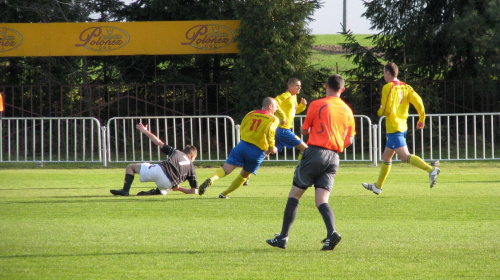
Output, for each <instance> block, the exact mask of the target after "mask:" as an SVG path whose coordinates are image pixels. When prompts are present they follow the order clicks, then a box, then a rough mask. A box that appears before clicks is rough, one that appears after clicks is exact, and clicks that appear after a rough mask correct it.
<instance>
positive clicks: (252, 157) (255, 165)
mask: <svg viewBox="0 0 500 280" xmlns="http://www.w3.org/2000/svg"><path fill="white" fill-rule="evenodd" d="M265 154H266V153H265V152H264V151H262V150H261V149H259V148H258V147H257V146H255V145H252V144H247V145H246V148H245V154H243V155H241V161H242V162H243V164H242V167H243V168H242V170H241V172H240V174H238V176H237V177H236V178H235V179H234V180H233V182H231V185H229V187H228V188H227V189H226V190H224V191H223V192H222V193H221V194H220V195H219V198H227V195H228V194H230V193H231V192H233V191H235V190H236V189H238V188H239V187H241V186H242V185H243V184H244V183H245V181H246V180H247V178H248V177H250V174H252V173H253V174H257V169H259V166H260V165H261V163H262V161H263V160H264V157H265Z"/></svg>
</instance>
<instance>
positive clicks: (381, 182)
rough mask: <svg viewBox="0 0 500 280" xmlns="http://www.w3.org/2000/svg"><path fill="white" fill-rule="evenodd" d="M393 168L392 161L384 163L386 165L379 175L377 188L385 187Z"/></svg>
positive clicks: (376, 183)
mask: <svg viewBox="0 0 500 280" xmlns="http://www.w3.org/2000/svg"><path fill="white" fill-rule="evenodd" d="M391 166H392V162H390V161H387V162H385V161H384V163H382V166H381V167H380V173H379V174H378V180H377V182H375V186H377V188H379V189H382V187H383V186H384V182H385V179H386V178H387V175H389V171H391Z"/></svg>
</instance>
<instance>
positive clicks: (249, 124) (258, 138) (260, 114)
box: [240, 110, 279, 151]
mask: <svg viewBox="0 0 500 280" xmlns="http://www.w3.org/2000/svg"><path fill="white" fill-rule="evenodd" d="M278 123H279V121H278V118H277V117H275V116H274V115H273V114H271V113H269V112H267V111H263V110H255V111H252V112H250V113H248V114H247V115H246V116H245V117H244V118H243V120H242V121H241V125H240V134H241V135H240V136H241V140H243V141H245V142H247V143H250V144H253V145H255V146H257V147H259V149H261V150H263V151H267V150H268V149H269V148H270V147H271V148H273V147H274V146H275V139H274V137H275V134H276V128H278Z"/></svg>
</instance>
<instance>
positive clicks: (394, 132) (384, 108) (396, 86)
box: [362, 62, 440, 194]
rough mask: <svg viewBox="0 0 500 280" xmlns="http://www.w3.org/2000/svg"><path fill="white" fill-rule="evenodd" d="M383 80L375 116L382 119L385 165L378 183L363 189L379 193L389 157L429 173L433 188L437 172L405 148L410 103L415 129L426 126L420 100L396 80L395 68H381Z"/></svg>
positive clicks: (390, 159) (411, 90) (389, 64)
mask: <svg viewBox="0 0 500 280" xmlns="http://www.w3.org/2000/svg"><path fill="white" fill-rule="evenodd" d="M384 79H385V81H386V83H387V84H385V85H384V87H383V88H382V98H381V101H380V103H381V105H380V109H379V110H378V112H377V114H378V115H379V116H385V126H386V130H387V143H386V146H385V150H384V153H383V154H382V160H383V161H384V162H383V164H382V167H381V169H380V174H379V177H378V180H377V181H376V182H375V183H373V184H371V183H363V184H362V185H363V187H364V188H365V189H367V190H370V191H373V192H374V193H375V194H380V193H381V192H382V187H383V186H384V181H385V179H386V178H387V175H389V171H390V170H391V163H392V157H393V156H394V154H398V156H399V158H400V159H401V161H403V162H407V163H409V164H411V165H413V166H416V167H418V168H420V169H422V170H425V171H427V172H428V173H429V180H430V187H431V188H432V187H434V185H435V184H436V181H437V177H438V175H439V172H440V170H439V168H437V167H432V166H430V165H429V164H427V163H426V162H425V161H423V160H422V159H421V158H420V157H418V156H416V155H411V154H410V152H409V151H408V146H407V144H406V132H407V130H408V125H407V121H406V120H407V119H408V109H409V107H410V103H411V104H412V105H413V107H415V109H416V110H417V112H418V116H419V119H418V122H417V129H423V128H424V126H425V123H424V122H425V109H424V104H423V103H422V99H421V98H420V96H419V95H418V94H417V93H416V92H415V91H414V90H413V88H412V87H411V86H409V85H407V84H405V83H403V82H401V81H400V80H398V66H397V65H396V64H395V63H393V62H390V63H387V64H386V65H385V66H384Z"/></svg>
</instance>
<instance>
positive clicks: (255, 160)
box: [226, 141, 266, 175]
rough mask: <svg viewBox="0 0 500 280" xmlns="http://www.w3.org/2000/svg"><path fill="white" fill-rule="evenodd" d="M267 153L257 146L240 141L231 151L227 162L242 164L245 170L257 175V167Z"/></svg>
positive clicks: (236, 164) (235, 164)
mask: <svg viewBox="0 0 500 280" xmlns="http://www.w3.org/2000/svg"><path fill="white" fill-rule="evenodd" d="M265 154H266V153H265V152H264V151H263V150H261V149H259V148H258V147H257V146H255V145H253V144H250V143H247V142H245V141H240V143H238V145H236V147H234V148H233V149H232V150H231V152H230V153H229V156H228V158H227V160H226V163H228V164H231V165H234V166H241V167H243V170H245V171H247V172H251V173H253V174H255V175H257V169H259V166H260V164H261V163H262V161H263V160H264V156H265Z"/></svg>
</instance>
